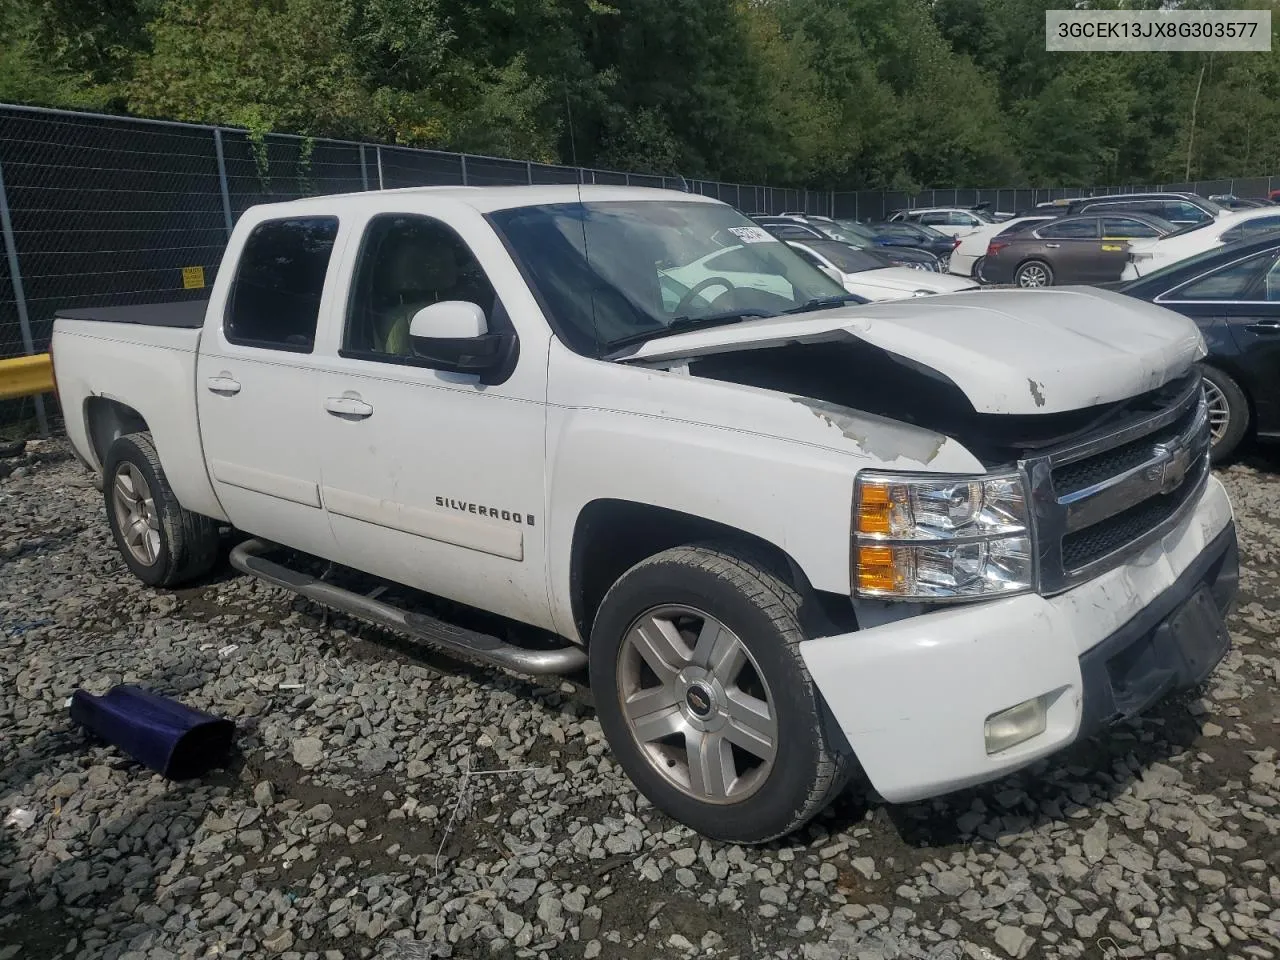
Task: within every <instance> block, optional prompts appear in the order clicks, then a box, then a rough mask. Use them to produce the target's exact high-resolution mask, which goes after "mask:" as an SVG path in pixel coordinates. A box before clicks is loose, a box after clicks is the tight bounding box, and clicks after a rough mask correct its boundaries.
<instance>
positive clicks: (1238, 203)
mask: <svg viewBox="0 0 1280 960" xmlns="http://www.w3.org/2000/svg"><path fill="white" fill-rule="evenodd" d="M1209 199H1210V200H1212V201H1213V202H1214V203H1216V204H1217V205H1218V206H1220V207H1226V208H1227V209H1228V210H1253V209H1256V208H1257V207H1265V206H1267V201H1266V200H1257V199H1253V198H1249V197H1237V196H1236V195H1235V194H1234V193H1211V194H1209Z"/></svg>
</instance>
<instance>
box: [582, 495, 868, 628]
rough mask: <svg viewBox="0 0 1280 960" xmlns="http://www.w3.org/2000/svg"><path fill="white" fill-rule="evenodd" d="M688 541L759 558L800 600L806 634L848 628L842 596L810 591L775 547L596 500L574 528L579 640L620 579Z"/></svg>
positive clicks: (669, 513) (703, 522) (659, 510)
mask: <svg viewBox="0 0 1280 960" xmlns="http://www.w3.org/2000/svg"><path fill="white" fill-rule="evenodd" d="M694 543H716V544H718V545H722V546H723V545H731V546H732V547H734V548H737V549H739V550H741V551H742V552H744V553H747V554H749V555H750V556H752V557H753V558H759V559H760V561H761V562H762V563H763V564H764V565H765V566H767V568H768V569H769V570H770V572H772V573H773V574H775V575H776V576H778V577H779V578H780V579H782V580H783V581H784V582H785V583H787V584H788V585H789V586H790V587H792V588H793V589H794V590H795V591H796V592H797V593H798V594H799V595H800V597H801V599H802V602H803V606H802V614H803V619H804V620H805V624H806V631H807V632H809V633H810V635H811V636H813V635H817V634H818V633H819V632H825V631H826V630H827V629H842V628H843V629H852V626H851V625H852V623H853V619H852V618H853V608H852V605H851V604H850V603H849V599H848V597H836V596H835V595H832V594H827V593H824V592H822V591H818V590H815V589H814V588H813V586H812V584H810V582H809V578H808V577H807V576H806V575H805V573H804V571H803V570H802V569H801V568H800V565H799V564H798V563H797V562H796V561H795V559H794V558H793V557H792V556H791V555H790V554H789V553H787V551H786V550H784V549H782V548H781V547H779V546H778V545H776V544H774V543H771V542H769V541H768V540H765V539H764V538H762V537H760V536H758V535H756V534H753V533H749V532H747V531H745V530H741V529H739V528H737V527H732V526H729V525H727V524H723V523H720V522H718V521H715V520H708V519H706V518H704V517H698V516H694V515H692V514H687V513H682V512H680V511H678V510H672V509H669V508H667V507H659V506H655V505H653V504H647V503H641V502H638V501H633V500H623V499H614V498H602V499H597V500H592V501H590V502H589V503H587V504H586V505H585V506H583V508H582V510H581V511H580V512H579V514H578V518H577V521H576V522H575V524H574V530H573V544H572V547H571V555H570V563H569V588H570V602H571V605H572V610H573V620H574V625H575V627H576V628H577V630H578V634H579V636H581V637H582V638H583V640H584V641H589V639H590V636H591V627H592V624H593V623H594V621H595V615H596V611H597V610H598V609H599V606H600V602H601V601H602V600H603V599H604V595H605V593H606V592H608V590H609V588H610V587H611V586H612V585H613V584H614V583H616V582H617V580H618V578H619V577H621V576H622V574H624V573H625V572H626V571H627V570H629V569H631V567H633V566H635V565H636V564H637V563H639V562H640V561H641V560H644V559H645V558H647V557H651V556H653V555H654V554H657V553H661V552H662V551H663V550H668V549H670V548H672V547H677V546H685V545H689V544H694ZM841 600H843V604H842V603H841V602H840V601H841ZM842 625H844V626H842Z"/></svg>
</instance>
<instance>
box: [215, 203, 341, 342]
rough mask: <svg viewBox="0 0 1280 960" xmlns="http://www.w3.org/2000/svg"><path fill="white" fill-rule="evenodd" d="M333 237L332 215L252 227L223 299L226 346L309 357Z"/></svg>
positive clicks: (335, 233) (335, 227)
mask: <svg viewBox="0 0 1280 960" xmlns="http://www.w3.org/2000/svg"><path fill="white" fill-rule="evenodd" d="M337 236H338V218H337V217H292V218H289V219H285V220H266V221H263V222H262V223H260V224H258V225H257V226H256V227H254V228H253V231H252V232H251V233H250V234H249V236H248V238H247V239H246V240H245V243H244V249H243V250H241V251H240V261H239V262H238V263H237V264H236V273H235V278H234V279H233V280H232V283H231V292H230V295H229V296H228V297H227V309H226V313H225V315H224V317H223V326H222V330H223V336H225V337H226V339H227V342H228V343H234V344H237V345H240V346H246V347H260V348H263V349H267V350H286V351H289V352H292V353H310V352H311V350H312V348H313V347H314V346H315V339H316V322H317V320H318V318H319V316H320V300H321V296H322V295H323V293H324V281H325V276H326V275H327V273H328V271H329V258H330V255H331V254H332V253H333V244H334V241H335V240H336V239H337Z"/></svg>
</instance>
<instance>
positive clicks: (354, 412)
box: [324, 397, 373, 420]
mask: <svg viewBox="0 0 1280 960" xmlns="http://www.w3.org/2000/svg"><path fill="white" fill-rule="evenodd" d="M324 408H325V409H326V410H328V411H329V412H330V413H331V414H333V415H334V416H335V417H342V418H343V419H345V420H364V419H366V418H368V417H372V416H373V404H371V403H365V402H364V401H363V400H358V399H356V398H355V397H329V398H328V399H327V400H325V402H324Z"/></svg>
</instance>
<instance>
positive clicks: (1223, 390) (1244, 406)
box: [1200, 366, 1249, 463]
mask: <svg viewBox="0 0 1280 960" xmlns="http://www.w3.org/2000/svg"><path fill="white" fill-rule="evenodd" d="M1200 373H1201V376H1202V377H1203V378H1204V399H1205V404H1206V405H1207V406H1208V408H1209V411H1208V412H1209V432H1210V435H1211V436H1212V438H1213V442H1212V446H1211V447H1210V448H1209V458H1210V459H1211V460H1212V461H1213V462H1214V463H1222V462H1223V461H1224V460H1227V459H1228V458H1230V457H1231V455H1232V454H1233V453H1235V452H1236V449H1237V448H1238V447H1239V446H1240V443H1241V441H1243V440H1244V438H1245V436H1246V434H1248V432H1249V400H1248V398H1247V397H1245V395H1244V391H1243V390H1242V389H1241V388H1240V384H1238V383H1236V381H1235V378H1234V377H1232V376H1231V375H1230V374H1228V373H1225V372H1224V371H1222V370H1219V369H1218V368H1217V367H1210V366H1202V367H1201V368H1200Z"/></svg>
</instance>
